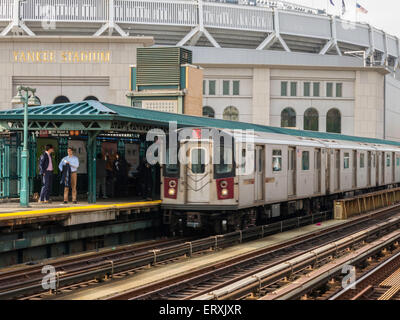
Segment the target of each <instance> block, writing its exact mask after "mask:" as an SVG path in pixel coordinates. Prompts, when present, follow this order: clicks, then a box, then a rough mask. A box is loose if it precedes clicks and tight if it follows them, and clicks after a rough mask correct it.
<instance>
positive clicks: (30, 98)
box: [11, 86, 40, 207]
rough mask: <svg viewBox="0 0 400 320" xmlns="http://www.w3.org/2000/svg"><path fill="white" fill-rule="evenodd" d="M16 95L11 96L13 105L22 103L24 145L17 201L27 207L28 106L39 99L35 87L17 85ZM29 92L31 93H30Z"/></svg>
mask: <svg viewBox="0 0 400 320" xmlns="http://www.w3.org/2000/svg"><path fill="white" fill-rule="evenodd" d="M17 90H18V93H17V95H16V96H15V97H14V98H12V100H11V103H12V104H13V105H18V104H23V105H24V145H23V149H22V153H21V169H22V174H21V190H20V195H19V203H20V205H21V207H29V181H28V106H30V107H33V106H39V105H40V101H39V99H38V98H37V97H36V95H35V93H36V89H33V88H29V87H22V86H19V87H18V88H17ZM23 93H24V95H23ZM29 93H32V94H31V95H30V94H29Z"/></svg>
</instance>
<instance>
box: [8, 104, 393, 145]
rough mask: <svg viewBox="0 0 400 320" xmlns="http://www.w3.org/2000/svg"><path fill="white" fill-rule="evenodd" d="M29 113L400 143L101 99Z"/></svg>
mask: <svg viewBox="0 0 400 320" xmlns="http://www.w3.org/2000/svg"><path fill="white" fill-rule="evenodd" d="M23 113H24V110H23V109H12V110H3V111H0V122H1V121H3V122H4V121H6V122H7V121H9V122H12V121H22V120H23ZM28 116H29V120H30V121H61V120H74V121H76V122H79V121H85V122H87V121H108V122H110V121H122V122H131V123H136V124H138V125H152V126H160V127H168V124H169V122H172V121H175V122H176V123H177V125H178V127H214V128H221V129H232V130H233V129H242V130H246V129H250V130H254V131H260V132H268V133H277V134H286V135H291V136H301V137H306V138H314V139H326V140H347V141H353V142H361V143H372V144H385V145H394V146H400V142H396V141H390V140H383V139H375V138H364V137H356V136H348V135H342V134H335V133H326V132H316V131H304V130H295V129H286V128H278V127H271V126H264V125H257V124H252V123H246V122H238V121H229V120H221V119H213V118H207V117H195V116H188V115H183V114H175V113H167V112H160V111H154V110H147V109H141V108H133V107H127V106H119V105H114V104H110V103H105V102H99V101H82V102H77V103H62V104H55V105H48V106H39V107H30V108H29V113H28Z"/></svg>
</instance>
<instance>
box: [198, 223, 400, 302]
mask: <svg viewBox="0 0 400 320" xmlns="http://www.w3.org/2000/svg"><path fill="white" fill-rule="evenodd" d="M399 226H400V216H398V217H397V218H393V219H390V220H389V221H388V222H387V223H382V224H380V225H377V226H373V227H370V228H368V229H366V230H364V231H360V232H358V233H356V234H353V235H351V236H347V237H345V238H343V239H340V240H338V241H334V242H332V243H329V244H326V245H324V246H322V247H319V248H316V249H313V250H310V251H308V252H306V253H303V254H301V255H299V256H297V257H294V258H292V259H291V260H286V261H284V262H281V263H280V264H277V265H275V266H273V267H270V268H267V269H264V270H263V271H261V272H258V273H255V274H254V273H253V274H251V275H247V276H246V278H244V279H241V280H239V281H237V282H234V283H233V284H231V285H228V286H225V287H222V288H220V289H218V290H216V291H212V292H209V293H206V294H203V295H201V296H198V297H197V298H196V300H212V299H234V298H238V297H240V296H243V295H245V294H248V293H250V292H252V291H253V290H254V289H256V288H258V287H259V286H260V285H261V286H265V285H266V284H268V283H269V284H271V283H275V282H277V281H278V280H280V279H282V278H284V277H286V278H290V277H291V276H292V275H293V274H295V273H296V272H298V271H300V270H304V269H305V268H306V267H308V266H310V265H313V264H316V263H318V260H324V259H326V258H327V257H331V256H334V255H335V253H336V252H337V251H341V250H343V249H345V248H348V247H349V246H354V245H355V244H357V243H360V242H362V241H365V240H366V239H367V238H368V237H370V236H371V235H373V234H380V233H381V232H382V231H383V230H386V229H388V230H391V229H392V227H396V228H398V227H399ZM304 289H306V286H302V287H301V288H300V289H299V290H304ZM294 292H295V290H294V291H293V292H290V293H289V294H286V295H285V296H282V297H280V296H279V295H278V294H277V295H276V298H280V299H288V298H290V297H292V295H294ZM297 294H298V292H297Z"/></svg>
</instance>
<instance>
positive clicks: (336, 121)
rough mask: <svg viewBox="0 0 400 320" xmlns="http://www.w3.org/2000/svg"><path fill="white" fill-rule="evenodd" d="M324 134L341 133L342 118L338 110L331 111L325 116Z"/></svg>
mask: <svg viewBox="0 0 400 320" xmlns="http://www.w3.org/2000/svg"><path fill="white" fill-rule="evenodd" d="M326 132H332V133H341V132H342V116H341V115H340V111H339V110H338V109H331V110H329V111H328V113H327V115H326Z"/></svg>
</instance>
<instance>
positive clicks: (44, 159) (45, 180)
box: [39, 144, 54, 203]
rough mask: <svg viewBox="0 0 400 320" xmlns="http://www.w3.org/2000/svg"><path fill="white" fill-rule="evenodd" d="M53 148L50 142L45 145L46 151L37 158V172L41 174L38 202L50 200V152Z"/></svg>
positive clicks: (51, 164)
mask: <svg viewBox="0 0 400 320" xmlns="http://www.w3.org/2000/svg"><path fill="white" fill-rule="evenodd" d="M53 152H54V148H53V146H52V145H51V144H48V145H46V151H44V152H43V153H42V155H41V156H40V158H39V174H40V175H41V176H42V189H41V190H40V198H39V203H41V202H43V203H48V202H49V201H50V194H51V186H52V182H53V160H52V159H51V154H52V153H53Z"/></svg>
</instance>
